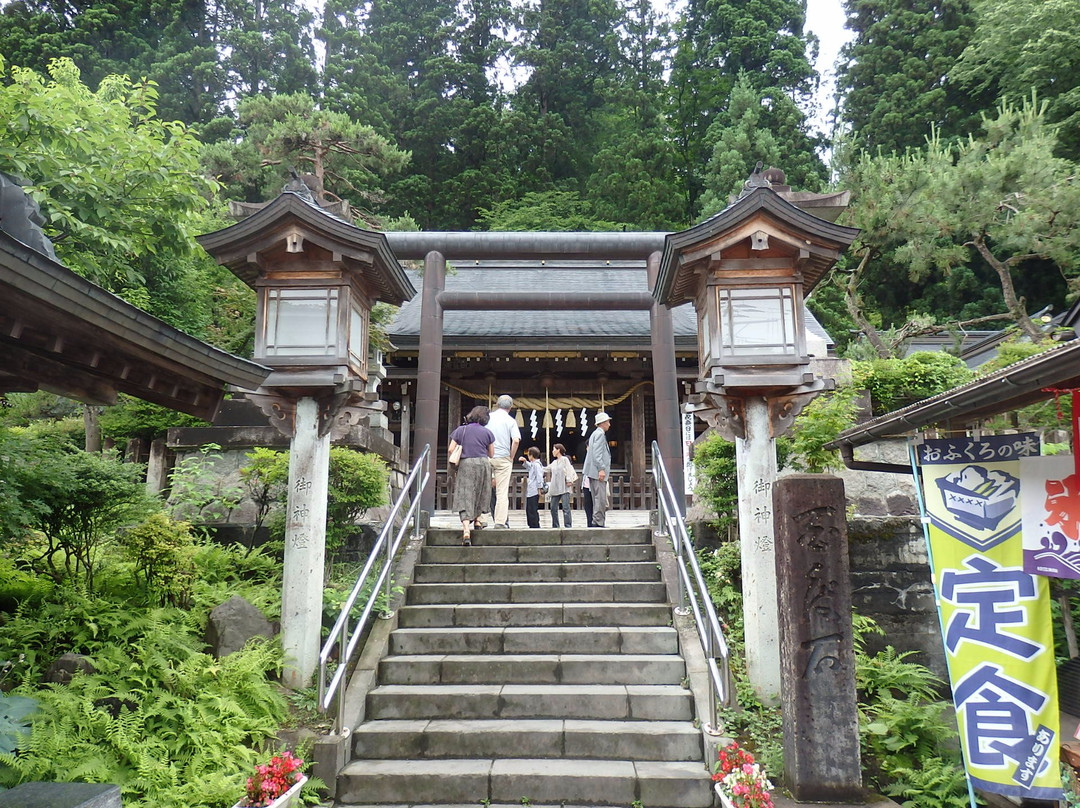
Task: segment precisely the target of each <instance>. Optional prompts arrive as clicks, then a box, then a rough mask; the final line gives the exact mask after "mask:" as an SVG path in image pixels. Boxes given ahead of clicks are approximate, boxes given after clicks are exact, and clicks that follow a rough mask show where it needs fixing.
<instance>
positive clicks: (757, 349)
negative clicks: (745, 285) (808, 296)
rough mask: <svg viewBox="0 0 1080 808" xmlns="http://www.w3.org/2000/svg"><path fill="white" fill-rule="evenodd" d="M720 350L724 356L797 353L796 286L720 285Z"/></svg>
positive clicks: (718, 301) (740, 356)
mask: <svg viewBox="0 0 1080 808" xmlns="http://www.w3.org/2000/svg"><path fill="white" fill-rule="evenodd" d="M716 295H717V309H718V311H719V314H720V353H721V359H723V358H724V357H738V358H746V357H751V356H797V355H798V354H799V343H798V328H797V321H796V307H795V290H794V289H793V288H792V287H790V286H781V287H767V288H757V289H738V288H736V289H726V288H723V287H719V288H717V291H716Z"/></svg>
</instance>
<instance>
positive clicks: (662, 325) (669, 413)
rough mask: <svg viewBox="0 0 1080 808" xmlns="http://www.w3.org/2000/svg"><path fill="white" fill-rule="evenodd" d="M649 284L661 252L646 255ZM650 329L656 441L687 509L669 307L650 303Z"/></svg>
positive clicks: (638, 437) (638, 435) (653, 280)
mask: <svg viewBox="0 0 1080 808" xmlns="http://www.w3.org/2000/svg"><path fill="white" fill-rule="evenodd" d="M648 269H649V286H650V288H654V287H655V286H656V279H657V277H658V275H659V272H660V253H658V252H654V253H652V254H651V255H650V256H649V259H648ZM649 324H650V328H651V330H652V364H653V391H654V395H655V396H656V443H657V445H658V446H659V447H660V455H661V457H663V459H664V467H665V468H666V469H667V473H668V475H669V476H670V477H671V487H672V488H673V489H674V493H675V501H676V502H677V503H678V506H679V509H680V510H681V511H682V512H683V513H685V512H686V495H685V487H684V484H683V475H682V418H681V414H680V413H679V385H678V380H677V379H676V377H675V328H674V326H673V325H672V323H671V309H669V308H668V307H667V306H662V305H660V304H659V303H655V302H654V303H653V304H652V308H650V309H649ZM643 438H644V434H643V433H635V434H634V439H635V440H643Z"/></svg>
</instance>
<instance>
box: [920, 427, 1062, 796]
mask: <svg viewBox="0 0 1080 808" xmlns="http://www.w3.org/2000/svg"><path fill="white" fill-rule="evenodd" d="M1038 452H1039V444H1038V440H1037V439H1036V438H1035V436H1034V435H1008V436H1002V437H995V438H985V439H974V438H962V439H951V440H928V441H926V442H925V443H924V444H923V445H921V446H920V447H919V459H920V461H921V465H922V476H923V483H924V490H925V492H926V510H927V515H928V516H929V518H930V529H929V536H930V553H931V559H932V563H933V571H932V572H933V576H934V587H935V591H936V593H937V598H938V608H939V610H940V612H941V626H942V631H943V633H944V641H945V655H946V659H947V660H948V665H949V678H950V680H951V684H952V690H953V701H954V703H955V705H956V717H957V723H958V725H959V729H960V741H961V744H962V745H963V749H964V759H965V763H966V765H967V770H968V776H969V777H970V778H971V781H972V783H973V784H974V785H975V787H976V788H979V789H982V790H984V791H988V792H993V793H998V794H1005V795H1008V796H1012V797H1022V798H1028V799H1041V800H1057V799H1060V797H1061V779H1060V775H1059V771H1058V765H1059V764H1058V755H1059V745H1060V740H1059V738H1058V722H1059V715H1058V701H1057V679H1056V669H1055V664H1054V647H1053V642H1054V641H1053V631H1052V625H1051V619H1050V598H1049V586H1048V583H1047V580H1046V579H1045V578H1042V577H1039V576H1034V575H1031V574H1029V573H1027V572H1025V571H1024V563H1023V546H1022V539H1021V530H1020V527H1021V518H1020V513H1021V500H1020V495H1021V489H1020V469H1019V461H1020V458H1021V457H1028V456H1032V455H1037V454H1038Z"/></svg>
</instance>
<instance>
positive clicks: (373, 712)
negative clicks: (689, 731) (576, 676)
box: [367, 684, 694, 721]
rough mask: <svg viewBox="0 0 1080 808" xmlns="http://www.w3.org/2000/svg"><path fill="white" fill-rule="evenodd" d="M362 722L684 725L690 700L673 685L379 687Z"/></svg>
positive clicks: (691, 707) (690, 713)
mask: <svg viewBox="0 0 1080 808" xmlns="http://www.w3.org/2000/svg"><path fill="white" fill-rule="evenodd" d="M367 707H368V713H367V715H368V719H369V720H373V721H378V720H382V719H393V718H409V719H418V718H446V719H452V718H453V719H476V718H523V719H524V718H578V719H595V720H627V721H690V720H691V719H692V718H693V717H694V699H693V695H692V694H691V693H690V691H689V690H686V689H685V688H683V687H680V686H679V685H498V684H496V685H379V686H378V687H376V688H375V689H374V690H372V691H371V692H370V693H369V694H368V701H367Z"/></svg>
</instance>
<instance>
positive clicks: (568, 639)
mask: <svg viewBox="0 0 1080 808" xmlns="http://www.w3.org/2000/svg"><path fill="white" fill-rule="evenodd" d="M678 651H679V641H678V635H677V634H676V632H675V629H674V628H671V627H670V626H604V627H593V628H587V627H578V626H558V627H556V626H538V627H528V626H521V627H517V626H510V627H500V626H496V627H475V628H445V627H444V628H438V627H436V628H399V629H396V630H395V631H393V632H392V633H391V635H390V653H391V654H394V655H405V654H676V653H678Z"/></svg>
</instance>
